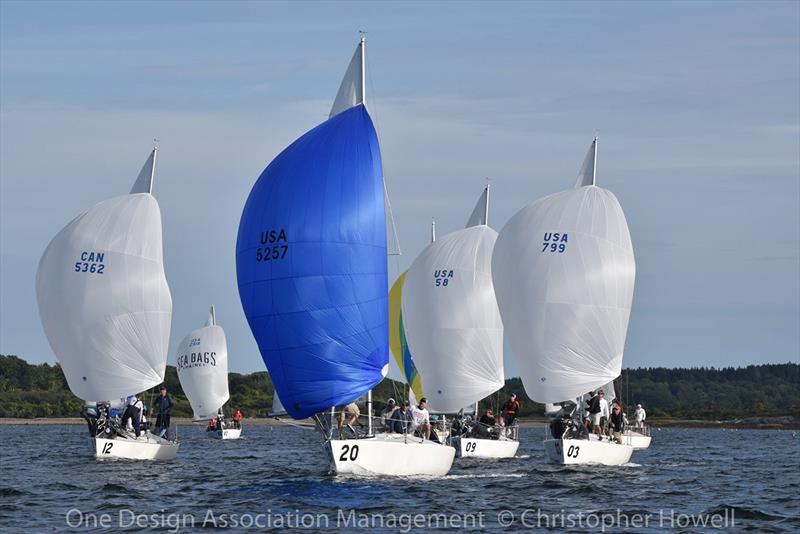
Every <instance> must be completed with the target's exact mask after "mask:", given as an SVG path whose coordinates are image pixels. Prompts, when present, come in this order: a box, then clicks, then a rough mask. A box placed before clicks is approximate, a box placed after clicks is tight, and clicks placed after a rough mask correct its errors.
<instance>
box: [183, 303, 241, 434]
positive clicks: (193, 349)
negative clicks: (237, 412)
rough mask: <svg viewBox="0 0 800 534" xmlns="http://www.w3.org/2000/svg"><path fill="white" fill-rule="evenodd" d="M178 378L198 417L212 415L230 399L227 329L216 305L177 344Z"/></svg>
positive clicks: (209, 416) (204, 417)
mask: <svg viewBox="0 0 800 534" xmlns="http://www.w3.org/2000/svg"><path fill="white" fill-rule="evenodd" d="M176 360H177V361H176V367H177V369H178V379H179V380H180V382H181V387H182V388H183V392H184V393H185V394H186V397H187V398H188V399H189V403H190V404H191V405H192V411H193V412H194V418H195V419H210V418H212V417H214V416H216V414H217V411H218V410H219V409H220V408H222V406H223V405H224V404H225V403H226V402H228V399H230V393H229V391H228V344H227V341H226V339H225V331H224V330H223V329H222V327H221V326H219V325H217V324H216V319H215V316H214V308H213V306H212V308H211V311H210V312H209V317H208V322H207V323H206V325H205V326H204V327H202V328H198V329H197V330H194V331H192V332H191V333H189V335H187V336H186V337H185V338H183V341H181V343H180V344H179V345H178V352H177V356H176Z"/></svg>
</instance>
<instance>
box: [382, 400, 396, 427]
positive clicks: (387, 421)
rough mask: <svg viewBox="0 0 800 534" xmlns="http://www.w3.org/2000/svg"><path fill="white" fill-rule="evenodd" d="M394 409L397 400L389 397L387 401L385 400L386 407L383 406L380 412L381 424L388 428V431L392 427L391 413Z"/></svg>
mask: <svg viewBox="0 0 800 534" xmlns="http://www.w3.org/2000/svg"><path fill="white" fill-rule="evenodd" d="M395 410H397V401H395V400H394V399H392V398H390V399H389V400H388V401H386V408H384V409H383V411H382V412H381V424H382V425H383V426H384V427H385V428H388V429H389V431H390V432H391V429H392V421H391V419H392V414H393V413H394V411H395Z"/></svg>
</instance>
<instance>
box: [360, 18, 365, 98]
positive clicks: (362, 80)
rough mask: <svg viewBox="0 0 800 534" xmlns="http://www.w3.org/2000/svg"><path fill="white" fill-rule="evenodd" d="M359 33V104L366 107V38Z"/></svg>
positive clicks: (362, 33)
mask: <svg viewBox="0 0 800 534" xmlns="http://www.w3.org/2000/svg"><path fill="white" fill-rule="evenodd" d="M360 33H361V42H360V43H359V44H360V46H361V103H362V104H364V105H365V106H366V105H367V71H366V64H367V62H366V54H367V46H366V44H367V38H366V37H365V36H364V35H365V32H363V31H362V32H360Z"/></svg>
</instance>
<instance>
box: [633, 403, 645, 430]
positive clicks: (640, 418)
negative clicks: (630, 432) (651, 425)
mask: <svg viewBox="0 0 800 534" xmlns="http://www.w3.org/2000/svg"><path fill="white" fill-rule="evenodd" d="M633 414H634V415H635V416H636V426H637V427H639V428H642V427H644V421H645V419H647V412H645V411H644V408H642V405H641V404H637V405H636V411H635V412H633Z"/></svg>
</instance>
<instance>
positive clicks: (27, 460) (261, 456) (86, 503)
mask: <svg viewBox="0 0 800 534" xmlns="http://www.w3.org/2000/svg"><path fill="white" fill-rule="evenodd" d="M204 434H205V432H204V431H203V430H202V429H200V428H196V427H183V428H181V430H180V437H181V441H182V445H181V449H180V452H179V456H178V459H177V460H175V461H173V462H164V463H136V462H125V461H117V462H113V461H112V462H108V461H106V462H97V461H95V460H94V459H93V458H92V457H91V456H90V455H89V453H88V443H87V440H86V437H85V429H84V428H83V427H80V426H66V425H65V426H2V427H0V442H1V443H2V444H3V446H2V453H1V454H0V463H1V464H2V465H1V468H2V480H0V528H1V529H3V530H4V531H8V532H22V531H30V532H44V531H62V530H68V531H74V532H82V531H88V530H95V527H97V529H96V530H100V531H108V532H117V531H139V530H146V531H161V532H165V531H172V532H196V531H199V530H201V529H213V528H214V525H215V524H216V526H217V528H220V529H222V528H223V527H225V528H226V529H227V530H228V531H247V530H249V531H253V530H265V529H269V528H270V527H271V528H275V529H278V528H280V527H283V528H286V527H294V528H296V530H298V531H300V530H302V531H305V532H315V531H320V530H325V529H326V528H328V529H333V528H336V527H339V528H348V529H349V530H356V531H363V532H398V531H400V532H402V531H415V530H420V531H443V532H445V531H485V530H503V531H507V532H518V531H527V532H537V531H542V530H547V527H548V526H549V527H550V528H553V529H554V530H564V529H565V528H569V527H572V529H573V530H576V531H598V530H600V529H602V527H603V525H605V526H606V531H614V532H619V531H629V532H643V531H651V532H652V531H669V530H676V531H683V532H694V531H700V530H703V529H702V528H701V527H695V526H694V525H695V524H696V522H700V524H701V525H702V521H706V522H707V525H712V524H713V523H712V521H715V522H716V525H717V526H722V527H723V529H722V530H724V531H739V530H753V531H757V532H797V531H800V517H799V516H800V460H798V458H800V436H799V437H797V438H793V437H792V433H791V432H790V431H774V430H773V431H756V430H749V431H748V430H742V431H735V432H734V431H722V430H694V429H693V430H688V429H663V430H661V431H654V439H653V445H652V447H651V448H650V449H649V450H646V451H637V452H635V453H634V456H633V458H632V463H631V464H630V465H627V466H623V467H615V468H609V467H573V468H564V467H558V466H554V465H550V464H547V463H546V462H545V459H544V456H543V452H542V446H541V442H540V440H541V438H542V436H543V430H541V429H522V432H521V436H522V439H523V443H522V444H521V446H520V450H519V453H518V457H517V458H514V459H510V460H498V461H481V460H460V459H456V463H455V464H454V466H453V469H452V471H451V473H450V475H448V476H446V477H444V478H440V479H431V480H422V479H403V480H398V479H381V478H373V479H358V478H345V477H337V476H332V475H329V474H327V472H326V471H327V463H326V461H325V459H324V456H323V453H322V447H321V439H320V438H319V436H318V435H317V434H316V433H314V432H313V431H312V430H306V429H301V428H295V427H288V426H278V427H268V426H259V427H255V426H251V427H247V426H246V427H245V431H244V438H243V439H242V440H240V441H226V442H223V441H220V440H212V439H208V438H206V437H205V436H204ZM209 514H210V515H209ZM362 514H363V515H362ZM437 514H438V515H437ZM381 521H383V523H381ZM437 521H438V522H437ZM570 521H572V523H570ZM234 525H235V526H234ZM381 525H382V526H381ZM259 527H264V528H259Z"/></svg>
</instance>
